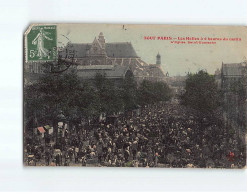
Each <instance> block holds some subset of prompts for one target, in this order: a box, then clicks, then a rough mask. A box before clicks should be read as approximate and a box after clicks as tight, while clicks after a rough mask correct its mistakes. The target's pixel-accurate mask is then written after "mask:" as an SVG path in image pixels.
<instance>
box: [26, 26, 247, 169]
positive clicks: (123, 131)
mask: <svg viewBox="0 0 247 195" xmlns="http://www.w3.org/2000/svg"><path fill="white" fill-rule="evenodd" d="M162 34H163V35H165V36H161V35H162ZM24 40H25V41H24V51H25V52H24V59H25V60H24V65H23V69H24V70H23V72H24V79H23V81H24V88H23V90H24V91H23V94H24V97H23V101H24V102H23V105H24V117H23V118H24V121H23V138H24V139H23V140H24V141H23V164H24V166H76V167H82V166H83V167H84V166H85V167H146V168H157V167H162V168H231V169H242V168H245V166H246V138H247V137H246V127H247V120H246V119H247V79H246V78H247V60H246V57H247V49H246V48H247V32H246V27H241V26H177V25H176V26H172V25H133V24H131V25H128V24H125V25H120V24H32V25H30V26H29V27H28V28H27V31H26V32H25V34H24Z"/></svg>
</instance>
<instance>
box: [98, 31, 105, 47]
mask: <svg viewBox="0 0 247 195" xmlns="http://www.w3.org/2000/svg"><path fill="white" fill-rule="evenodd" d="M98 41H99V43H100V44H101V46H102V48H103V49H105V37H104V35H103V33H102V32H101V33H99V39H98Z"/></svg>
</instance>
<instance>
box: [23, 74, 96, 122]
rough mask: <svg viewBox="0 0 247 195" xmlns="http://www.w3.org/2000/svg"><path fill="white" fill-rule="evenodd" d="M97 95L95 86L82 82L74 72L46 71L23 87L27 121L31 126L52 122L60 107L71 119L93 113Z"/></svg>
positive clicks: (74, 119)
mask: <svg viewBox="0 0 247 195" xmlns="http://www.w3.org/2000/svg"><path fill="white" fill-rule="evenodd" d="M96 95H97V94H96V93H95V91H94V90H93V88H92V87H90V86H88V85H86V84H85V83H81V81H80V80H79V78H78V76H77V75H76V74H75V73H66V74H65V73H63V74H55V75H54V74H44V75H43V76H42V77H41V78H40V79H39V80H38V81H37V82H35V83H33V84H32V85H28V86H25V88H24V106H25V113H24V114H25V120H26V124H27V125H28V126H29V127H31V126H33V125H41V124H42V125H45V123H49V122H50V123H51V122H52V121H53V120H54V118H55V117H56V115H57V113H58V111H60V110H62V111H63V113H64V115H65V116H67V119H68V120H69V121H76V120H78V119H80V118H82V117H88V116H89V115H94V114H95V112H96V111H95V110H97V108H96V107H97V104H95V102H97V99H98V97H97V96H96ZM89 110H90V112H89ZM34 122H35V123H36V124H34Z"/></svg>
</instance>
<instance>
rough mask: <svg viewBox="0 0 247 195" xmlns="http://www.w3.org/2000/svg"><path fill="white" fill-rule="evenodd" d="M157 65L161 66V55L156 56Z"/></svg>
mask: <svg viewBox="0 0 247 195" xmlns="http://www.w3.org/2000/svg"><path fill="white" fill-rule="evenodd" d="M156 64H158V65H161V57H160V54H159V53H158V54H157V56H156Z"/></svg>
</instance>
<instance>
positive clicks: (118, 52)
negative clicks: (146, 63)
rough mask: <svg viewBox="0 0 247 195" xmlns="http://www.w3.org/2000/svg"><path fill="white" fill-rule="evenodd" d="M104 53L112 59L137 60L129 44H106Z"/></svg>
mask: <svg viewBox="0 0 247 195" xmlns="http://www.w3.org/2000/svg"><path fill="white" fill-rule="evenodd" d="M106 53H107V56H108V57H113V58H137V57H138V56H137V54H136V52H135V50H134V48H133V46H132V44H131V43H128V42H126V43H124V42H123V43H106Z"/></svg>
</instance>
